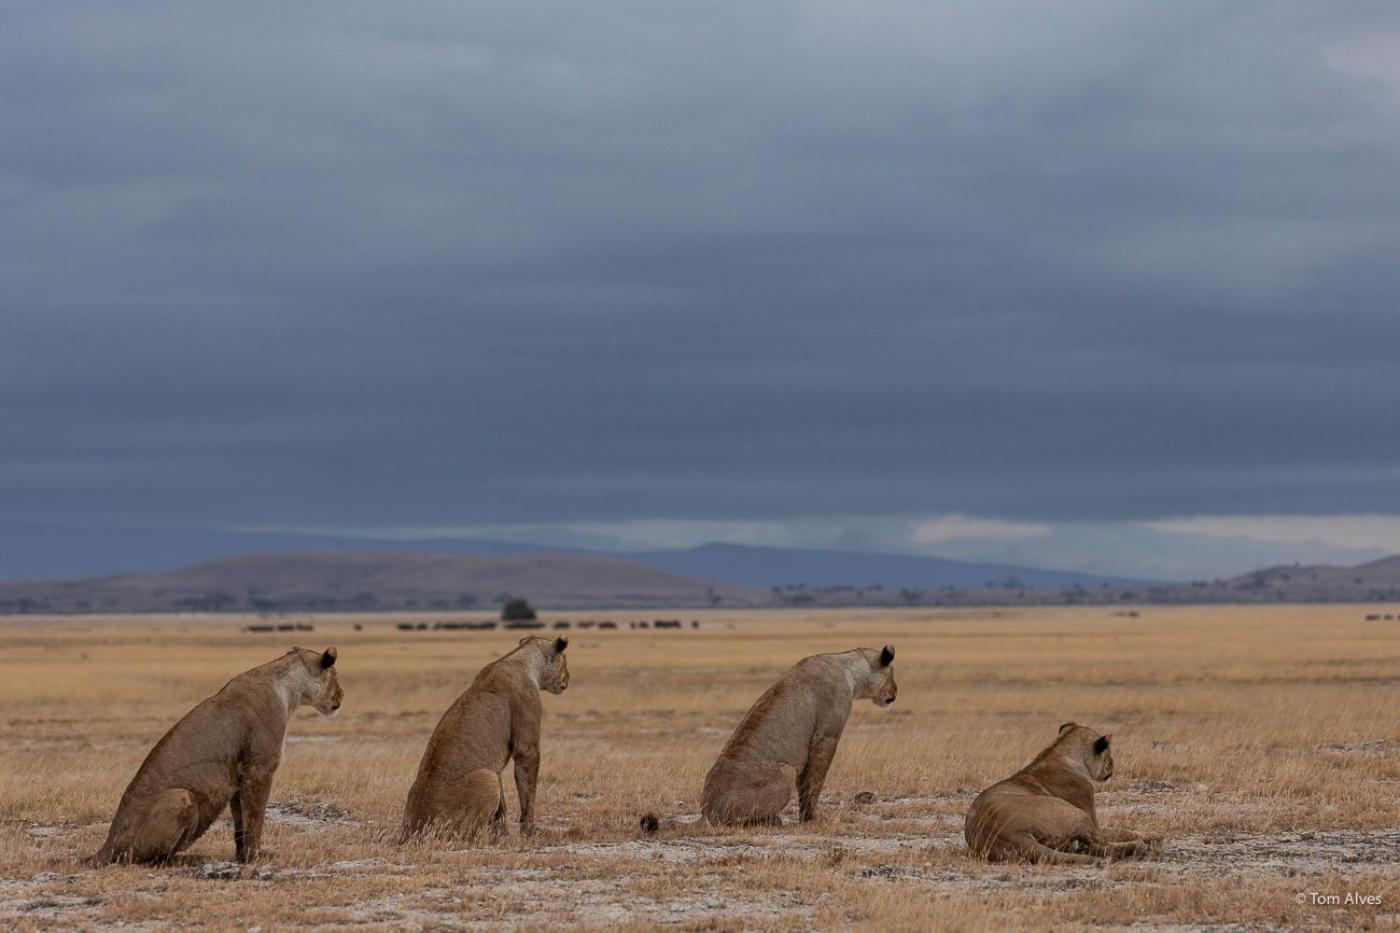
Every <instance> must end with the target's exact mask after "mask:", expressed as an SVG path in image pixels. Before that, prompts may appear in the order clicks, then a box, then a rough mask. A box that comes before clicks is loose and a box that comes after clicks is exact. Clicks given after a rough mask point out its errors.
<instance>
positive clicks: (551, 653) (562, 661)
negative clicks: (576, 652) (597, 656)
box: [520, 635, 569, 694]
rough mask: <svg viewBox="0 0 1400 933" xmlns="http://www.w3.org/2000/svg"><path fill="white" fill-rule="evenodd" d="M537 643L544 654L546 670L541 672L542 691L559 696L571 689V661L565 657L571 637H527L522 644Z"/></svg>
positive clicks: (522, 640) (521, 641) (521, 640)
mask: <svg viewBox="0 0 1400 933" xmlns="http://www.w3.org/2000/svg"><path fill="white" fill-rule="evenodd" d="M527 642H536V643H538V645H539V649H540V651H541V652H543V654H544V670H543V671H541V672H540V689H541V690H548V691H549V692H550V693H554V694H559V693H563V692H564V691H565V690H568V689H569V660H568V658H566V657H564V649H565V648H567V647H569V637H568V636H567V635H560V636H559V637H558V638H556V639H554V640H552V641H551V640H550V639H548V638H541V637H540V636H538V635H526V636H525V637H524V638H522V639H520V644H522V645H524V644H526V643H527Z"/></svg>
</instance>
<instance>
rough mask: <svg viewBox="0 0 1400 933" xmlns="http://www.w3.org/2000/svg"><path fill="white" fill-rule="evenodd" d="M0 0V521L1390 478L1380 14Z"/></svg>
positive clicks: (941, 506) (1302, 488) (1395, 118)
mask: <svg viewBox="0 0 1400 933" xmlns="http://www.w3.org/2000/svg"><path fill="white" fill-rule="evenodd" d="M5 20H6V28H5V29H4V30H3V31H0V86H3V87H4V88H5V89H6V93H5V97H4V99H3V101H0V140H3V142H2V143H0V322H3V331H4V337H3V341H0V432H3V437H0V442H3V443H2V444H0V519H11V520H19V519H24V520H58V521H61V520H77V519H83V520H104V521H141V522H192V523H244V524H248V523H257V522H272V523H278V524H283V525H286V524H293V523H297V522H304V523H307V524H319V525H329V524H343V525H359V526H364V525H371V524H376V523H387V524H413V523H433V524H442V525H446V524H452V523H472V522H476V523H484V522H508V521H562V520H579V519H620V518H627V517H632V516H649V515H659V516H672V517H691V518H704V517H725V516H770V515H771V516H784V515H813V514H822V513H839V514H860V513H867V514H878V513H892V512H913V511H931V512H937V511H958V512H971V513H977V514H986V515H1001V516H1006V517H1021V518H1028V519H1067V518H1084V517H1091V518H1096V519H1122V518H1148V517H1155V516H1162V515H1172V514H1183V513H1251V512H1252V513H1260V512H1267V513H1289V512H1347V511H1376V510H1378V509H1383V508H1385V507H1386V506H1387V505H1388V504H1390V503H1394V502H1396V501H1400V467H1397V464H1400V430H1397V428H1400V415H1397V413H1396V411H1395V406H1394V404H1393V399H1394V398H1395V378H1394V368H1393V355H1394V352H1395V349H1396V348H1397V347H1400V315H1397V314H1396V313H1395V308H1394V296H1395V294H1397V292H1398V291H1400V289H1398V288H1397V287H1400V273H1397V268H1398V267H1397V264H1396V263H1395V261H1394V257H1395V256H1396V255H1397V253H1398V252H1400V188H1397V186H1396V185H1395V184H1394V182H1393V177H1394V166H1395V165H1396V164H1400V69H1397V70H1392V71H1389V72H1387V71H1386V69H1385V68H1384V67H1383V66H1381V67H1377V66H1376V63H1375V62H1376V55H1375V54H1374V52H1368V51H1367V50H1368V49H1371V48H1372V46H1373V45H1374V43H1376V42H1380V43H1382V47H1384V43H1387V42H1389V43H1392V44H1393V43H1394V42H1395V41H1396V38H1395V37H1396V35H1397V30H1400V16H1397V15H1396V14H1395V13H1394V12H1393V11H1392V8H1391V7H1390V6H1389V5H1382V4H1376V5H1371V6H1367V5H1364V4H1363V5H1349V6H1347V7H1346V8H1345V10H1344V11H1343V10H1339V8H1335V7H1332V8H1327V9H1324V8H1322V7H1318V6H1315V5H1312V4H1306V3H1299V4H1276V3H1267V4H1262V3H1261V4H1251V3H1240V4H1231V5H1228V6H1222V5H1219V4H1192V3H1186V4H1171V5H1158V4H1121V3H1106V4H1092V5H1075V4H1065V3H1056V4H1047V5H1035V4H1031V5H1025V4H1017V5H1005V4H995V3H993V4H970V5H967V7H966V8H965V9H963V10H960V11H950V10H946V9H945V10H934V9H924V8H922V7H921V6H919V5H901V6H885V7H874V6H872V5H868V4H857V3H851V4H819V5H811V4H737V3H736V4H723V3H720V4H715V3H705V4H698V3H695V4H690V3H675V4H650V3H636V4H631V3H604V4H601V5H598V4H594V5H590V7H589V8H588V10H587V15H586V16H585V15H584V13H583V12H582V11H581V9H580V8H579V7H578V6H577V5H576V4H558V5H555V6H549V5H543V4H539V5H530V6H529V8H528V9H526V8H521V7H520V5H518V4H499V5H489V4H473V5H465V6H464V5H460V4H426V5H394V6H383V5H379V4H353V3H333V4H324V5H317V4H300V5H296V6H295V8H292V9H288V8H286V7H285V6H283V5H264V6H259V5H242V6H239V7H238V8H237V10H236V11H234V10H233V9H232V8H228V7H219V6H209V7H197V6H195V5H190V4H172V5H157V4H122V5H119V6H111V5H104V4H94V5H90V6H83V5H78V4H64V5H56V4H45V3H34V4H18V5H12V6H10V7H8V8H7V11H6V13H5ZM1383 58H1384V57H1383V56H1382V60H1383Z"/></svg>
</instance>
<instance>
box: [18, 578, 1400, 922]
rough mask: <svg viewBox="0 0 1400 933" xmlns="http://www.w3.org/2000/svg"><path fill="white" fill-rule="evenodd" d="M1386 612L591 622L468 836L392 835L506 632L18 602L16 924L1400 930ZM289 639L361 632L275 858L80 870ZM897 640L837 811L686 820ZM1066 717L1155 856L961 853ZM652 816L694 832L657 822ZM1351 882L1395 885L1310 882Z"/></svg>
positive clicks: (279, 818)
mask: <svg viewBox="0 0 1400 933" xmlns="http://www.w3.org/2000/svg"><path fill="white" fill-rule="evenodd" d="M1367 611H1368V608H1367V607H1364V606H1320V607H1313V606H1308V607H1301V606H1279V607H1267V608H1263V607H1249V608H1221V607H1208V608H1173V609H1156V608H1151V607H1149V608H1147V609H1143V610H1141V613H1142V615H1141V617H1139V618H1128V617H1124V616H1119V615H1115V614H1114V612H1113V610H1110V609H1104V608H1086V609H1040V610H1014V611H1013V610H1006V611H995V610H978V611H953V610H909V611H894V610H883V611H874V610H872V611H841V612H806V613H802V612H780V611H767V612H746V613H734V614H731V613H724V612H707V613H686V614H685V616H684V617H685V618H687V619H689V618H691V617H695V618H699V619H701V620H702V623H703V627H702V628H701V629H700V630H698V631H692V630H689V629H686V630H683V631H680V632H675V631H659V632H658V631H629V630H627V629H622V630H618V631H597V630H593V631H578V630H575V631H572V632H571V633H570V634H571V636H572V644H571V647H570V649H569V656H570V671H571V673H572V677H573V685H572V686H571V688H570V690H569V692H568V693H567V694H565V695H564V696H562V697H553V696H545V697H544V706H545V727H544V728H545V734H544V746H543V752H544V761H543V767H542V769H541V789H540V796H539V801H538V811H539V819H540V832H539V833H538V834H537V836H536V837H535V838H532V839H529V840H520V839H518V838H516V837H515V836H514V835H512V837H511V838H510V839H509V840H507V841H506V842H504V843H503V844H501V845H499V846H495V847H477V848H461V847H458V848H440V847H433V846H429V845H423V844H414V845H410V846H404V847H400V846H397V845H395V844H393V841H392V839H393V835H394V831H395V830H396V828H397V823H398V819H399V813H400V808H401V806H402V804H403V798H404V795H405V794H406V792H407V789H408V785H409V783H410V782H411V781H412V778H413V774H414V771H415V769H416V766H417V761H418V757H419V755H420V754H421V752H422V750H423V746H424V743H425V742H426V740H427V737H428V734H429V733H430V731H431V730H432V728H433V726H434V724H435V723H436V722H437V718H438V716H439V715H440V714H441V713H442V711H443V710H444V709H445V708H446V707H447V705H448V704H449V703H450V702H451V701H452V699H453V698H454V697H455V696H456V695H457V694H458V693H459V692H460V691H461V690H462V689H463V688H464V687H465V686H466V684H467V683H468V682H469V681H470V680H471V678H472V676H473V675H474V674H475V672H476V671H477V669H478V668H480V667H481V665H482V664H484V663H485V662H487V661H489V660H490V659H491V658H493V657H496V656H498V655H499V654H501V653H503V652H504V651H506V650H508V649H509V648H510V647H511V646H512V645H513V644H514V641H515V639H514V637H513V636H512V634H511V633H509V632H503V631H496V632H480V633H477V632H411V633H401V632H398V631H397V630H395V629H394V628H393V626H392V624H391V621H390V620H389V619H386V618H379V617H373V616H366V617H355V618H351V617H329V618H328V617H322V618H316V619H314V620H311V621H313V622H314V623H315V625H316V631H315V632H314V633H309V634H308V633H296V634H295V635H293V634H292V633H281V634H270V635H264V634H259V635H250V634H244V633H241V632H240V631H239V630H238V629H239V626H240V625H241V624H243V622H245V621H247V620H242V619H236V620H231V619H221V618H186V619H155V618H127V619H115V618H114V619H48V620H22V621H21V620H9V621H0V925H4V926H10V927H13V926H18V927H21V928H23V927H30V926H33V927H41V926H50V925H63V926H72V925H78V926H82V925H102V924H113V923H117V922H123V923H128V924H152V925H160V924H165V923H169V924H179V925H188V924H192V923H200V924H206V925H208V926H210V927H214V928H230V929H232V928H237V929H243V928H247V927H252V926H262V927H282V926H290V925H296V924H324V925H330V926H358V925H369V926H379V927H394V928H399V927H409V928H414V927H418V928H425V927H432V928H436V927H444V926H445V927H459V926H460V927H491V926H496V925H517V926H521V927H525V928H532V927H533V928H541V929H543V928H557V927H559V926H567V925H575V924H576V925H585V926H608V927H613V926H622V927H629V926H630V927H635V928H649V927H653V926H657V925H662V924H678V925H679V927H680V928H682V929H685V928H701V929H715V928H719V929H728V928H738V927H745V928H779V929H786V928H814V927H815V928H832V927H836V928H840V927H866V926H869V927H880V928H886V929H938V928H947V929H968V928H972V929H1006V928H1044V927H1048V926H1055V927H1069V928H1073V927H1096V926H1109V927H1113V926H1122V925H1129V924H1133V923H1135V922H1143V923H1148V924H1158V925H1172V924H1206V923H1223V922H1235V923H1242V924H1245V925H1248V926H1271V925H1272V926H1276V927H1295V926H1331V925H1349V926H1387V925H1393V924H1395V923H1396V922H1397V918H1398V917H1400V913H1397V910H1398V909H1400V908H1397V905H1400V805H1397V793H1396V792H1397V790H1400V623H1395V622H1392V623H1385V622H1365V621H1363V616H1364V615H1365V614H1366V613H1367ZM632 615H633V616H636V617H641V614H632ZM645 615H646V616H647V617H653V616H656V615H662V616H674V615H676V613H647V614H645ZM595 617H599V616H598V614H595ZM613 617H614V618H624V619H625V618H628V617H629V616H628V614H616V613H615V614H613ZM353 623H360V624H362V625H363V630H362V631H354V630H353V629H352V624H353ZM293 639H294V640H295V641H297V642H298V643H301V644H303V645H305V646H306V647H317V648H319V647H324V646H325V645H330V644H334V645H336V646H337V647H338V648H339V649H340V663H339V668H340V677H341V683H342V685H343V686H344V688H345V693H346V699H345V708H344V710H343V712H342V714H341V715H340V716H339V717H337V718H335V719H326V718H322V717H319V716H317V715H316V714H315V713H314V712H311V711H309V710H303V711H302V712H301V713H299V714H298V715H297V716H296V718H295V720H294V722H293V723H292V724H291V726H290V727H289V729H288V735H289V739H288V742H287V749H286V757H285V759H284V762H283V766H282V769H281V771H280V772H279V773H278V776H277V781H276V784H275V786H274V790H273V801H274V804H275V809H274V810H273V812H272V813H271V814H270V816H269V826H268V830H267V836H266V839H265V845H266V852H265V854H264V857H263V858H262V859H261V860H260V861H259V862H258V864H256V865H254V866H250V867H248V868H246V869H244V870H243V871H242V872H241V875H240V877H237V878H234V879H220V878H207V877H202V875H204V874H208V873H210V871H211V869H208V868H207V867H204V866H207V864H208V863H214V862H220V861H226V860H229V859H231V857H232V851H233V845H232V839H231V832H230V830H229V827H228V823H227V820H225V821H223V822H221V823H219V824H216V826H215V827H214V828H213V829H211V830H210V832H209V833H208V834H207V835H206V836H205V837H204V838H203V839H201V840H200V841H199V842H198V843H197V844H196V845H195V846H194V848H193V849H192V850H190V852H189V853H188V854H187V856H185V857H182V858H181V859H180V860H179V862H178V863H177V864H175V865H172V866H169V867H165V868H158V869H157V868H146V867H111V868H105V869H101V870H88V869H85V868H81V867H79V865H78V864H77V862H76V857H77V856H79V855H82V854H86V853H87V852H90V851H91V850H93V849H95V848H96V847H97V846H98V845H99V843H100V842H101V839H102V836H103V834H104V832H105V829H106V821H107V820H108V819H110V818H111V815H112V813H113V811H114V809H115V806H116V801H117V798H118V797H119V796H120V794H121V791H122V788H123V787H124V786H125V784H126V782H127V781H128V780H129V779H130V777H131V775H132V774H133V773H134V770H135V768H136V766H137V765H138V764H139V763H140V760H141V758H142V757H143V756H144V755H145V753H146V751H147V750H148V749H149V748H150V746H151V744H152V743H153V742H154V741H155V740H156V739H157V738H158V737H159V736H160V735H161V734H162V733H163V732H164V731H165V729H167V728H168V727H169V726H170V724H172V723H173V722H174V721H175V720H176V719H177V718H179V717H180V716H181V715H183V714H184V713H185V712H186V711H187V710H188V709H189V708H190V707H191V706H192V705H193V704H194V703H195V702H197V701H198V700H200V699H202V698H203V697H205V696H208V695H209V694H211V693H213V692H214V691H215V690H217V689H218V688H219V687H220V686H221V685H222V684H223V683H224V682H225V681H226V680H227V679H228V678H229V677H231V676H232V675H234V674H236V673H238V672H239V671H241V670H244V669H246V668H248V667H250V666H252V665H254V664H258V663H261V662H263V661H266V660H269V659H270V658H272V657H274V656H276V655H277V654H280V653H281V652H282V651H285V650H286V648H287V647H288V646H289V645H290V644H291V643H292V640H293ZM886 642H888V643H891V644H893V645H895V647H896V649H897V652H898V657H897V659H896V661H895V671H896V676H897V678H898V680H899V686H900V691H899V702H898V703H897V704H896V705H895V707H894V709H892V710H889V711H882V710H878V709H876V708H874V707H873V706H871V705H870V704H865V703H862V704H859V705H858V706H857V708H856V710H855V712H854V713H853V714H852V716H851V721H850V724H849V726H848V728H847V730H846V735H845V738H844V740H843V741H842V744H841V748H840V751H839V752H838V754H837V757H836V761H835V764H834V765H833V767H832V771H831V776H830V779H829V781H828V784H827V788H826V794H825V796H824V800H823V804H824V813H823V819H822V820H821V821H820V822H819V823H818V824H816V825H804V826H798V825H788V826H785V827H783V828H781V829H770V830H762V831H758V830H755V831H738V832H718V831H714V830H710V829H708V828H705V827H704V826H703V825H702V824H695V823H693V822H690V820H691V819H693V815H694V814H695V812H696V810H697V809H698V796H699V790H700V784H701V780H702V778H703V776H704V773H705V770H706V769H707V768H708V766H709V764H710V762H711V761H712V760H713V758H714V756H715V754H716V753H717V752H718V750H719V748H720V746H721V745H722V744H723V742H724V739H725V737H726V736H727V735H728V733H729V731H730V730H731V729H732V728H733V726H734V725H735V723H736V722H737V720H738V718H739V716H741V715H742V714H743V712H744V710H745V709H746V708H747V707H748V705H749V704H750V703H751V702H752V701H753V700H754V699H755V698H756V697H757V696H758V694H759V693H760V692H761V691H762V690H763V689H764V688H765V687H766V686H767V684H768V683H769V682H771V681H772V679H773V678H774V677H775V676H776V675H777V674H778V673H779V672H780V671H781V670H782V669H784V668H786V667H787V666H789V665H790V664H792V663H793V662H794V661H795V660H797V659H798V658H800V657H802V656H804V655H807V654H813V653H817V652H821V651H832V650H844V649H847V648H850V647H854V646H856V645H870V646H878V645H880V644H883V643H886ZM1070 719H1074V720H1078V721H1080V722H1085V723H1089V724H1093V725H1095V726H1098V727H1101V728H1103V729H1104V730H1106V731H1112V732H1113V733H1115V736H1116V738H1115V749H1116V750H1115V758H1116V760H1117V763H1118V776H1117V777H1116V778H1115V779H1114V781H1113V782H1111V786H1110V787H1109V788H1108V789H1107V790H1106V791H1105V792H1104V793H1102V794H1101V796H1100V808H1101V816H1102V818H1103V820H1104V822H1105V823H1108V824H1113V823H1122V824H1124V825H1131V826H1132V827H1134V828H1136V829H1139V830H1142V831H1144V832H1149V833H1160V834H1163V835H1165V836H1166V838H1167V846H1166V849H1165V851H1164V852H1163V853H1162V854H1161V855H1160V856H1159V857H1158V858H1155V859H1152V860H1149V861H1145V862H1137V863H1122V864H1117V865H1113V866H1110V867H1104V868H1091V869H1084V868H1077V869H1071V868H1030V867H1021V866H1002V865H985V864H981V863H978V862H974V861H972V860H971V859H969V858H968V857H967V855H966V853H965V850H964V848H963V845H962V836H961V818H962V813H963V811H964V810H965V809H966V807H967V805H968V804H969V802H970V801H971V798H972V796H973V794H975V792H976V791H977V790H979V789H980V788H982V787H984V786H986V785H987V784H989V783H991V782H993V781H995V780H998V779H1000V778H1002V777H1005V776H1006V775H1008V774H1009V773H1011V772H1012V771H1014V770H1016V769H1017V768H1019V767H1020V766H1021V765H1023V764H1024V763H1025V762H1026V761H1027V760H1029V758H1030V757H1031V756H1033V755H1034V753H1035V752H1036V751H1038V750H1039V749H1040V748H1041V747H1042V746H1043V745H1045V744H1046V743H1047V742H1048V741H1049V740H1050V739H1051V738H1052V737H1053V736H1054V734H1055V729H1056V727H1057V726H1058V725H1059V723H1061V722H1063V721H1066V720H1070ZM863 791H869V792H873V794H874V795H875V799H874V800H873V801H868V800H865V799H864V798H862V800H857V794H859V793H860V792H863ZM336 808H340V809H336ZM513 808H514V801H513V799H512V809H513ZM342 811H344V812H342ZM646 811H654V812H656V813H658V814H660V815H662V816H663V817H667V818H672V819H675V820H676V822H674V823H672V825H670V826H669V827H668V828H667V829H665V830H664V831H663V832H662V833H661V834H660V836H659V837H655V838H642V837H640V836H639V835H638V833H637V831H636V825H637V818H638V816H639V815H640V814H641V813H643V812H646ZM214 873H217V871H216V872H214ZM1300 892H1301V893H1302V894H1303V895H1304V900H1305V901H1306V903H1303V904H1299V903H1298V901H1297V896H1298V895H1299V893H1300ZM1349 892H1351V893H1358V894H1360V895H1363V896H1373V897H1379V898H1380V899H1381V904H1380V905H1379V906H1375V905H1373V904H1359V905H1358V904H1346V903H1341V904H1327V903H1320V902H1314V901H1315V900H1317V901H1321V900H1323V899H1325V897H1326V896H1331V895H1337V896H1339V897H1340V898H1343V899H1345V897H1346V895H1347V894H1348V893H1349ZM1313 893H1316V894H1317V895H1319V897H1318V898H1316V899H1314V898H1313V897H1312V896H1311V895H1312V894H1313Z"/></svg>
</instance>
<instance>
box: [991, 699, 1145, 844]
mask: <svg viewBox="0 0 1400 933" xmlns="http://www.w3.org/2000/svg"><path fill="white" fill-rule="evenodd" d="M1112 739H1113V736H1111V735H1100V734H1099V732H1098V730H1097V729H1090V728H1089V727H1088V726H1081V725H1079V724H1077V723H1073V722H1067V723H1065V724H1064V725H1062V726H1060V734H1059V735H1058V736H1057V737H1056V738H1055V741H1054V742H1051V743H1050V746H1049V747H1048V748H1046V749H1045V750H1044V751H1042V752H1041V753H1040V754H1039V755H1036V756H1035V760H1034V761H1032V762H1031V763H1030V764H1028V765H1026V766H1025V767H1024V768H1022V769H1021V770H1020V771H1017V772H1016V773H1015V774H1013V775H1012V776H1011V777H1009V778H1007V779H1006V780H1004V781H1001V782H998V783H996V784H993V785H992V786H991V787H989V788H987V789H986V790H984V791H982V793H980V794H978V795H977V799H976V800H974V801H973V802H972V808H971V809H970V810H968V811H967V822H966V823H965V824H964V828H963V833H964V835H965V837H966V838H967V846H968V848H969V849H971V850H972V853H973V854H974V855H977V856H978V857H980V858H985V859H988V860H989V861H993V862H999V861H1012V860H1025V861H1031V862H1048V863H1050V864H1056V865H1088V864H1094V863H1095V862H1096V861H1097V860H1098V858H1128V857H1133V856H1141V855H1145V854H1146V853H1147V852H1148V851H1149V850H1150V848H1151V847H1152V845H1153V844H1155V843H1156V842H1157V840H1149V839H1146V838H1143V837H1142V836H1139V835H1138V834H1137V833H1133V832H1129V831H1127V830H1121V829H1120V830H1108V829H1104V828H1102V827H1101V826H1099V821H1098V817H1097V816H1095V814H1094V782H1095V781H1107V780H1108V779H1109V778H1111V777H1112V776H1113V753H1112V752H1111V751H1110V750H1109V744H1110V742H1111V741H1112ZM1071 846H1077V847H1082V848H1083V849H1084V850H1085V851H1086V852H1087V853H1088V854H1080V853H1077V852H1070V851H1067V850H1068V849H1069V848H1070V847H1071Z"/></svg>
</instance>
